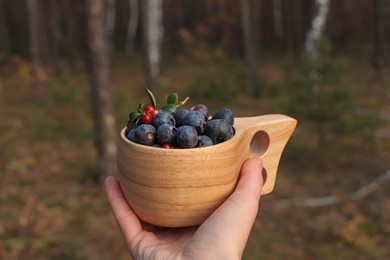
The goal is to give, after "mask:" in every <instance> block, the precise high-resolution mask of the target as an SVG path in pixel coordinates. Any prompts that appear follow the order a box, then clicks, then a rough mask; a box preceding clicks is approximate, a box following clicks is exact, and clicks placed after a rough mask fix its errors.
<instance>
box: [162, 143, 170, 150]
mask: <svg viewBox="0 0 390 260" xmlns="http://www.w3.org/2000/svg"><path fill="white" fill-rule="evenodd" d="M161 147H162V148H165V149H171V148H172V146H171V145H170V144H163V145H161Z"/></svg>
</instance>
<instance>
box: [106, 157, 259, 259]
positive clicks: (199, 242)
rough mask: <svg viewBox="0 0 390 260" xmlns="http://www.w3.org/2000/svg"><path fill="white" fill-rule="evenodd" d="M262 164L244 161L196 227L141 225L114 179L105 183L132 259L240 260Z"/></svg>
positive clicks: (254, 208) (253, 216)
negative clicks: (230, 187)
mask: <svg viewBox="0 0 390 260" xmlns="http://www.w3.org/2000/svg"><path fill="white" fill-rule="evenodd" d="M261 172H262V162H261V160H260V159H258V158H251V159H248V160H247V161H246V162H245V163H244V164H243V166H242V168H241V173H240V179H239V181H238V184H237V187H236V189H235V191H234V192H233V193H232V195H230V197H229V198H228V199H227V200H226V201H225V202H224V203H223V204H222V205H221V206H220V207H219V208H218V209H217V210H216V211H215V212H214V213H213V214H212V215H211V216H210V217H209V218H208V219H207V220H206V221H205V222H204V223H203V224H202V225H200V226H198V227H189V228H166V229H161V228H158V227H155V226H150V225H148V224H145V223H143V222H141V221H140V220H139V219H138V217H137V216H136V215H135V213H134V212H133V210H132V209H131V207H130V206H129V205H128V203H127V202H126V200H125V199H124V197H123V194H122V190H121V188H120V186H119V183H118V181H117V180H116V178H115V177H113V176H109V177H107V178H106V180H105V187H106V194H107V198H108V201H109V203H110V205H111V209H112V212H113V215H114V218H115V220H116V222H117V223H118V226H119V228H120V230H121V232H122V234H123V237H124V239H125V242H126V244H127V246H128V249H129V251H130V254H131V255H132V257H133V258H134V259H241V257H242V254H243V251H244V248H245V245H246V243H247V240H248V237H249V234H250V231H251V229H252V226H253V223H254V221H255V219H256V215H257V212H258V209H259V201H260V196H261V195H260V193H261V189H262V187H263V177H262V174H261Z"/></svg>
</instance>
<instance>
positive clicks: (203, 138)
mask: <svg viewBox="0 0 390 260" xmlns="http://www.w3.org/2000/svg"><path fill="white" fill-rule="evenodd" d="M211 145H213V141H212V140H211V138H210V137H208V136H207V135H200V136H198V145H197V147H206V146H211Z"/></svg>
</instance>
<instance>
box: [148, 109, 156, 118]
mask: <svg viewBox="0 0 390 260" xmlns="http://www.w3.org/2000/svg"><path fill="white" fill-rule="evenodd" d="M157 113H158V110H153V111H151V112H149V114H150V115H151V116H152V117H155V116H156V115H157Z"/></svg>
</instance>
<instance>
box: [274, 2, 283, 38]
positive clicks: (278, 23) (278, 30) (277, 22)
mask: <svg viewBox="0 0 390 260" xmlns="http://www.w3.org/2000/svg"><path fill="white" fill-rule="evenodd" d="M272 5H273V14H274V33H275V38H276V40H278V41H281V40H282V39H283V18H282V16H283V12H282V0H273V2H272Z"/></svg>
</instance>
